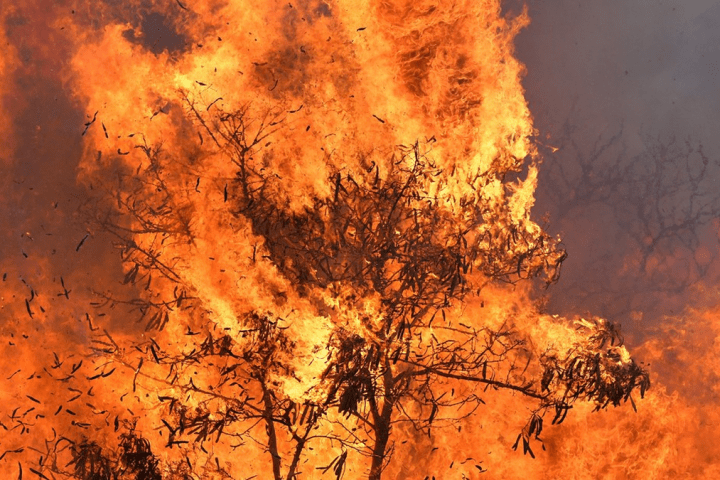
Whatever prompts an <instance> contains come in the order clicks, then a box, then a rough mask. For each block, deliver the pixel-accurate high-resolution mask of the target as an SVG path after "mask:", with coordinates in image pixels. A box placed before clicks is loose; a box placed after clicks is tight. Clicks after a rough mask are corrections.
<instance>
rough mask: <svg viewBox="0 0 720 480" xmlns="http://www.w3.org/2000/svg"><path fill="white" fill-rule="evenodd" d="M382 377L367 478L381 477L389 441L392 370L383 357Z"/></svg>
mask: <svg viewBox="0 0 720 480" xmlns="http://www.w3.org/2000/svg"><path fill="white" fill-rule="evenodd" d="M383 377H384V378H383V380H384V381H383V383H384V385H383V387H384V390H385V394H384V397H385V398H383V406H382V410H381V411H380V414H379V415H376V416H375V428H374V430H375V445H374V446H373V453H372V463H371V464H370V475H369V476H368V480H380V478H381V477H382V472H383V464H384V463H385V456H386V454H387V446H388V442H389V441H390V421H391V420H392V413H393V408H394V407H395V400H394V399H393V397H392V391H393V386H394V379H393V376H392V370H391V369H390V362H389V361H388V360H387V359H385V373H384V375H383ZM376 411H377V410H376Z"/></svg>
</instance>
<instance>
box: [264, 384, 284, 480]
mask: <svg viewBox="0 0 720 480" xmlns="http://www.w3.org/2000/svg"><path fill="white" fill-rule="evenodd" d="M261 385H262V390H263V403H264V404H265V411H264V412H263V418H264V419H265V428H266V429H267V436H268V450H269V451H270V456H271V457H272V466H273V477H274V478H275V480H282V473H281V472H280V453H279V452H278V445H277V433H276V432H275V421H274V419H273V403H272V397H271V396H270V392H269V391H268V390H267V388H265V384H264V383H262V381H261Z"/></svg>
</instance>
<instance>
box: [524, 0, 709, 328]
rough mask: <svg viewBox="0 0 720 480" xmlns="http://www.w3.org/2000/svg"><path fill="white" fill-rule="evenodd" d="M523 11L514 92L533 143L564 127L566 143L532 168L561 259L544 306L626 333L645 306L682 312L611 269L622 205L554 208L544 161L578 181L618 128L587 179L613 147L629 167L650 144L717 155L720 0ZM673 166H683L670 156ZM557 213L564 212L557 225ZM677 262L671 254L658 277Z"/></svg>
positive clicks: (620, 259) (538, 4)
mask: <svg viewBox="0 0 720 480" xmlns="http://www.w3.org/2000/svg"><path fill="white" fill-rule="evenodd" d="M528 6H529V12H530V17H531V19H532V23H531V25H530V26H529V27H528V28H527V29H526V30H525V31H523V33H521V34H520V36H519V37H518V40H517V51H518V56H519V57H520V59H521V60H522V61H523V62H524V63H525V64H526V65H527V76H526V78H525V82H524V85H525V87H526V89H527V94H526V96H527V98H528V100H529V103H530V109H531V111H532V112H533V115H534V116H535V120H536V127H537V128H538V129H539V132H540V139H542V140H545V139H546V136H547V135H549V136H550V138H549V139H548V140H547V143H548V144H550V145H557V144H560V143H563V142H562V141H560V138H561V137H563V135H564V134H566V135H567V129H566V126H570V127H571V130H572V133H571V134H570V137H571V140H572V141H573V142H575V144H576V145H575V147H574V148H564V149H561V150H560V151H559V152H558V153H557V154H556V155H554V156H553V157H552V158H549V159H547V160H546V166H545V167H546V168H541V170H540V172H541V174H540V182H541V185H540V188H539V190H538V204H537V207H536V215H539V214H542V213H543V212H545V211H549V212H550V213H555V214H556V215H555V217H552V218H551V224H550V230H551V231H554V232H561V233H563V238H564V240H565V243H566V246H567V249H568V252H569V258H568V260H567V261H566V263H565V268H564V272H563V275H562V276H561V279H560V283H559V284H558V285H557V286H556V288H555V289H554V290H552V292H553V293H552V295H553V296H554V297H553V302H552V305H553V306H554V307H555V308H557V309H560V310H563V313H566V314H567V313H570V312H571V311H576V313H581V314H583V313H585V312H586V311H589V312H593V313H597V314H602V315H608V316H611V317H612V316H616V317H618V318H614V319H615V320H620V321H621V322H623V323H624V324H626V325H625V326H626V330H628V329H629V330H631V331H632V330H633V329H635V330H642V329H644V328H646V327H644V326H643V325H632V322H630V321H629V320H628V319H629V317H630V313H631V310H632V309H633V308H637V309H643V308H646V306H647V305H648V304H649V303H653V304H654V305H658V308H657V311H656V312H655V313H654V315H656V316H658V315H662V314H664V313H672V312H670V310H671V309H675V310H677V308H680V307H681V306H682V305H681V304H682V303H683V301H686V300H683V299H684V298H685V297H684V296H683V295H682V294H680V295H679V296H677V295H676V297H675V299H674V300H673V301H674V302H675V303H676V304H677V305H676V304H671V303H669V302H670V301H669V300H668V303H667V304H663V305H661V304H660V303H658V302H657V301H656V300H655V299H652V297H649V296H648V295H647V292H648V291H650V290H653V289H654V288H655V287H656V286H657V285H655V284H657V283H658V280H657V277H651V276H650V275H648V276H647V278H644V279H637V278H636V279H632V281H631V279H625V280H624V283H618V282H620V280H618V278H619V276H620V275H619V274H618V272H619V271H621V270H622V269H623V268H625V267H626V264H627V262H628V257H629V256H631V255H632V254H633V251H632V249H633V248H635V247H636V246H637V245H634V244H633V243H632V242H631V241H630V240H629V239H628V238H627V235H626V234H625V233H626V232H624V230H625V228H624V227H623V226H622V225H620V224H619V222H618V221H617V218H615V215H617V210H618V208H617V207H618V206H619V207H620V209H621V210H622V208H623V206H622V205H621V202H623V201H626V199H623V198H620V197H618V198H616V199H615V200H611V201H610V202H611V203H612V202H613V201H615V202H616V204H615V205H610V207H614V210H613V208H609V206H608V204H607V203H608V202H605V203H602V204H600V203H596V204H580V203H575V204H574V203H573V202H575V200H573V198H571V196H570V195H568V197H567V200H566V201H565V204H564V205H558V204H557V203H558V202H556V201H552V200H551V199H550V198H549V196H548V195H545V194H544V192H549V191H550V192H554V191H556V190H557V188H558V186H557V185H554V184H552V183H553V182H552V181H551V179H550V178H549V177H548V176H547V175H548V173H549V171H550V170H549V164H550V163H553V162H555V163H556V164H559V165H561V166H563V168H566V169H567V171H568V172H575V173H574V174H577V172H576V171H575V170H577V164H578V157H579V156H580V155H590V153H591V151H592V149H593V148H594V145H595V144H596V142H598V141H599V140H601V141H600V144H602V142H603V141H606V140H607V139H609V138H610V137H612V136H613V135H617V134H619V133H621V134H620V136H619V137H618V139H617V142H616V145H615V149H613V150H612V151H608V152H606V153H604V154H603V155H604V156H601V158H599V159H598V160H597V161H596V162H595V163H596V165H595V167H594V168H595V170H594V171H593V173H592V175H595V176H596V177H601V176H603V175H610V174H611V173H612V172H607V171H604V170H603V168H604V167H603V166H602V164H603V163H602V162H610V161H611V160H612V158H610V157H612V156H613V155H618V154H619V153H618V152H620V151H623V152H624V153H625V155H626V156H627V158H628V160H627V161H628V162H632V161H635V162H637V161H651V160H652V158H653V157H652V155H647V154H645V156H644V157H642V158H644V159H645V160H638V159H636V158H634V156H635V155H638V154H642V152H647V149H648V139H649V138H655V139H657V138H659V139H663V140H667V139H670V138H671V137H672V136H675V137H677V138H678V139H679V140H680V141H682V140H683V139H685V138H687V137H690V138H691V140H692V142H693V145H695V147H697V145H699V144H702V145H703V148H704V151H705V154H706V155H707V156H708V157H709V158H711V159H713V160H718V159H719V158H720V155H719V153H720V138H719V137H720V136H719V135H718V132H720V113H719V112H720V77H719V75H720V2H718V1H709V0H665V1H663V0H654V1H647V0H644V1H641V0H605V1H578V0H575V1H570V0H551V1H539V0H530V1H529V2H528ZM565 144H567V142H565ZM566 147H567V145H566ZM601 161H602V162H601ZM671 167H672V165H671ZM677 168H678V169H679V168H682V165H680V164H679V161H678V165H677ZM574 169H575V170H574ZM719 172H720V169H718V168H716V167H715V168H714V175H715V176H716V177H717V178H708V179H706V180H707V182H706V186H705V188H709V187H711V186H712V185H714V184H715V183H717V185H718V186H720V175H718V173H719ZM543 173H545V175H543ZM570 176H571V177H572V175H570ZM572 181H573V179H572V178H571V183H572ZM580 188H582V187H580ZM661 200H662V199H661ZM628 207H631V206H628ZM561 210H562V211H564V212H565V213H564V214H563V215H564V216H563V217H561V218H558V212H559V211H561ZM703 241H704V242H705V244H706V245H705V246H706V247H707V248H708V249H709V251H711V252H712V255H713V256H716V255H717V250H718V242H717V236H716V235H715V236H713V235H709V236H707V235H706V237H705V238H704V240H703ZM687 263H688V261H687V258H685V259H681V260H680V261H679V262H678V265H676V266H674V267H672V268H670V269H669V270H668V271H666V272H665V275H672V274H673V269H682V268H685V265H686V264H687ZM617 292H622V293H624V294H626V295H627V297H628V298H627V302H626V304H622V305H621V303H622V302H620V301H619V300H618V299H617V295H616V293H617ZM681 293H684V292H681ZM660 296H661V297H663V299H669V296H668V295H664V294H663V295H660ZM643 302H645V303H644V305H643ZM646 321H651V322H654V321H655V319H648V318H647V317H646Z"/></svg>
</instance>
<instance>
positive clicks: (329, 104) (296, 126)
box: [8, 0, 648, 480]
mask: <svg viewBox="0 0 720 480" xmlns="http://www.w3.org/2000/svg"><path fill="white" fill-rule="evenodd" d="M185 3H186V2H175V3H173V2H169V3H168V2H165V3H163V4H162V5H155V6H154V7H153V9H157V10H159V11H162V12H163V15H165V16H166V17H167V18H171V19H173V22H168V23H167V25H172V26H173V28H176V29H177V30H178V33H179V34H180V33H181V34H182V35H181V37H183V39H185V40H187V42H186V44H185V47H183V48H182V49H180V50H178V51H173V52H158V51H157V48H155V49H153V48H149V46H148V45H143V44H142V43H143V42H142V38H143V34H144V33H147V32H142V31H141V30H142V28H145V27H143V24H142V22H141V24H140V26H139V27H137V28H135V29H133V30H134V31H133V32H129V31H128V24H127V23H124V22H121V21H117V20H115V19H116V18H118V17H117V16H115V15H108V16H107V18H112V19H113V20H108V21H109V22H110V23H111V24H109V25H107V26H103V29H102V32H100V31H97V32H95V33H93V34H86V33H84V30H83V29H82V28H80V27H79V26H77V25H75V26H74V30H73V34H77V35H78V36H79V38H84V39H85V43H84V44H83V45H81V46H79V47H78V49H77V54H76V55H75V56H74V57H73V59H72V62H71V64H72V73H73V74H72V75H69V76H68V78H70V80H69V82H71V84H72V87H71V88H74V89H75V92H74V93H76V95H77V98H78V102H79V103H82V104H83V105H88V106H89V107H88V108H93V111H94V110H95V108H98V109H99V108H101V109H102V112H100V110H98V114H97V115H95V114H92V113H91V114H90V115H89V116H88V122H87V123H86V125H85V127H86V128H85V130H84V132H83V135H84V140H83V146H84V148H85V152H84V156H83V158H82V160H81V162H80V171H79V173H78V178H79V180H80V181H81V182H83V183H84V184H85V185H86V186H87V188H88V190H89V191H90V192H94V193H96V194H97V195H96V198H94V199H92V200H89V201H88V202H87V204H86V209H85V211H86V213H87V215H88V216H89V217H90V218H91V219H92V220H91V226H89V232H90V233H88V235H91V234H94V233H97V234H98V235H101V234H102V235H109V236H110V237H111V238H112V239H113V241H114V242H115V245H116V247H117V248H118V250H119V252H120V255H121V260H122V263H123V266H124V269H125V270H124V278H123V279H122V281H121V282H119V283H120V284H121V285H118V286H117V287H116V288H109V289H107V290H106V289H103V291H98V292H96V293H97V296H98V298H97V301H95V302H94V304H93V307H94V309H88V311H87V313H85V311H84V305H83V306H82V308H83V309H82V310H81V307H80V306H77V305H75V306H74V307H73V310H72V312H71V314H72V318H73V320H74V321H75V320H77V317H76V313H77V312H78V311H81V312H82V314H81V315H80V317H81V319H82V325H83V327H85V326H87V327H88V328H89V331H88V330H86V329H84V330H83V331H82V335H87V337H88V339H89V340H88V341H89V342H90V345H91V347H92V351H91V354H90V355H88V356H85V357H83V358H82V361H78V360H75V359H74V360H72V361H67V359H68V358H69V355H67V356H65V355H58V356H55V363H54V364H53V365H50V366H49V368H48V369H46V371H47V372H52V373H51V377H52V379H54V380H56V383H54V384H53V385H60V386H61V387H62V389H64V388H65V387H67V388H68V391H71V392H72V393H73V395H72V397H70V398H69V399H67V401H66V403H71V402H78V401H79V399H80V398H82V400H84V401H85V403H84V404H82V405H79V406H75V405H71V408H70V409H68V407H67V404H64V405H60V407H61V408H59V409H57V410H55V411H49V413H44V412H43V413H42V414H41V413H37V414H38V415H45V417H42V418H51V419H52V420H48V421H47V423H49V424H50V425H51V426H50V427H48V428H46V429H45V430H40V431H41V432H43V433H44V434H45V433H46V434H47V435H44V436H43V438H45V440H46V441H45V445H43V446H42V448H40V447H37V448H36V450H33V452H36V453H37V452H39V453H38V456H39V460H38V461H37V462H36V465H35V466H36V467H37V468H35V467H34V468H35V471H37V472H39V475H45V473H43V472H47V473H48V475H49V474H50V473H52V474H53V475H56V476H58V477H60V476H62V475H64V476H65V477H66V478H73V477H74V478H79V479H81V480H90V479H92V480H96V479H98V480H105V479H110V478H113V479H114V478H118V479H122V480H126V479H134V480H136V479H139V478H157V477H158V476H159V477H160V478H168V479H176V478H179V479H188V478H223V479H225V478H248V477H249V478H253V476H258V477H260V478H273V479H275V480H280V479H286V480H292V479H299V478H313V477H314V478H317V477H318V476H323V475H328V476H335V478H340V477H342V476H343V475H344V474H347V476H350V477H352V478H370V479H373V480H378V479H380V478H381V477H382V475H383V471H387V470H386V468H388V465H391V458H392V453H393V450H394V449H395V446H396V445H398V444H402V442H397V439H398V434H399V433H402V434H404V435H406V437H405V438H403V441H408V442H410V441H412V440H416V439H417V438H416V437H419V436H420V435H423V436H424V435H428V436H434V435H436V434H437V433H438V432H441V431H442V430H441V429H443V428H457V429H460V428H461V427H462V426H464V425H467V422H471V421H473V419H476V418H482V415H483V409H484V406H483V403H484V397H485V395H491V394H493V393H498V392H500V391H503V392H509V393H510V394H513V395H515V398H520V399H524V400H526V401H527V402H528V403H527V404H526V405H531V408H530V411H529V413H530V415H529V419H528V420H527V424H526V425H525V426H524V427H522V426H521V425H522V422H521V423H520V425H518V429H519V430H521V431H520V433H519V436H518V437H517V442H516V444H515V446H516V448H517V447H519V445H520V443H521V442H522V446H523V451H524V452H525V453H528V454H530V455H534V452H533V449H532V446H533V445H534V444H535V443H534V442H535V441H539V440H540V434H541V432H542V428H543V423H544V419H545V418H546V416H547V415H548V414H549V416H551V417H552V421H553V422H554V423H558V422H561V421H562V420H563V419H564V418H565V415H566V414H567V413H568V411H569V410H570V409H571V407H572V406H573V404H574V403H576V402H578V401H582V402H586V401H589V402H593V403H594V405H595V406H596V407H597V408H598V409H600V408H605V407H607V406H608V405H618V404H620V403H622V402H624V401H626V400H632V397H631V395H632V394H633V392H634V391H636V390H639V391H640V394H641V395H642V394H643V393H644V391H645V389H646V388H647V386H648V377H647V374H646V373H645V372H644V371H643V370H642V369H641V368H639V367H638V366H637V365H636V364H635V363H634V362H633V361H632V359H631V358H630V356H629V354H628V352H627V350H625V348H624V347H623V346H622V339H621V338H620V335H619V333H618V332H617V331H616V330H615V329H614V328H613V327H612V326H611V325H610V324H608V323H607V322H605V321H603V320H599V319H592V320H587V321H586V320H577V321H576V322H570V321H566V320H564V319H560V318H554V317H551V316H548V315H542V314H540V313H539V311H538V309H537V308H535V305H534V304H533V301H532V300H531V296H530V295H529V294H528V295H526V294H525V293H523V292H524V290H522V289H523V288H524V289H525V291H526V290H530V289H531V287H533V286H535V287H538V286H540V285H541V284H542V281H543V280H544V281H545V282H546V283H548V284H549V283H553V282H554V281H555V280H556V279H557V277H558V274H559V269H560V265H561V264H562V262H563V259H564V258H565V253H564V251H563V249H562V247H561V245H560V244H559V240H557V239H555V238H552V237H551V236H549V235H547V234H546V233H545V232H544V231H543V229H542V228H541V227H540V226H539V225H537V224H536V223H535V222H533V221H532V220H531V218H530V209H531V207H532V204H533V192H534V189H535V183H536V178H537V165H536V159H537V156H536V154H535V151H534V148H533V146H532V142H531V138H532V136H533V135H534V130H533V128H532V122H531V116H530V113H529V111H528V109H527V104H526V102H525V99H524V96H523V90H522V86H521V85H520V77H521V75H522V70H523V68H522V66H521V65H520V64H519V63H518V62H517V61H516V60H515V59H514V58H513V47H512V39H513V37H514V35H515V34H516V33H517V32H518V31H519V29H520V28H522V27H523V25H525V24H527V17H526V16H525V15H524V14H520V15H518V16H517V18H509V17H505V16H504V14H503V10H502V8H501V5H500V2H499V1H497V0H481V1H476V0H473V1H467V2H452V3H450V4H448V5H443V6H438V5H436V2H428V3H427V4H423V2H409V3H403V2H397V3H393V2H379V3H374V2H369V3H357V2H351V3H349V4H343V3H342V2H326V1H324V0H317V1H316V0H311V1H308V2H299V3H298V4H294V3H288V2H237V1H231V2H225V3H223V4H222V5H220V4H215V3H212V2H210V3H207V2H195V3H193V5H185ZM171 8H172V9H173V10H170V9H171ZM87 10H88V12H90V11H94V10H93V9H90V8H88V9H87ZM123 11H124V10H123ZM118 15H119V13H118ZM237 22H242V28H238V23H237ZM366 22H368V23H367V25H366ZM133 25H134V23H133ZM167 28H169V27H167ZM88 35H89V36H88ZM93 35H96V36H97V37H98V38H92V37H93ZM97 72H104V74H103V75H97ZM107 78H113V80H114V81H113V82H107V81H106V79H107ZM115 80H117V81H115ZM221 94H222V95H223V97H220V96H219V95H221ZM210 95H212V97H210ZM90 106H92V107H90ZM140 132H142V133H140ZM98 192H99V193H98ZM101 232H102V233H101ZM86 238H87V237H86ZM80 246H81V245H78V247H77V248H80ZM60 283H61V286H62V287H63V289H64V290H65V292H64V294H63V295H64V298H66V299H67V300H69V298H68V293H69V290H71V288H70V286H68V287H67V288H66V287H65V284H64V283H63V280H62V278H61V282H60ZM523 285H524V286H523ZM514 286H517V287H518V288H517V289H516V290H514V291H513V290H512V288H513V287H514ZM77 288H78V287H76V286H72V290H74V291H77ZM33 292H34V291H33ZM34 299H35V297H34V293H33V296H32V297H31V298H30V299H28V300H27V301H26V303H25V305H22V306H23V307H26V308H27V311H28V314H29V315H30V317H31V318H32V312H33V308H35V310H37V308H36V307H35V304H34V303H33V304H32V305H31V304H30V302H36V301H37V300H34ZM43 313H44V311H43ZM138 318H139V320H140V324H141V325H144V326H145V327H146V328H145V330H144V331H138V329H137V327H135V328H133V325H134V324H133V322H131V321H128V319H138ZM75 327H76V328H77V326H75ZM78 336H81V334H78ZM61 353H62V352H61ZM78 355H79V354H76V357H77V356H78ZM82 374H84V375H82ZM34 375H35V374H33V376H31V377H30V378H35V376H34ZM43 375H44V374H43ZM81 375H82V376H81ZM58 388H60V387H58ZM71 389H72V390H71ZM33 393H34V392H33ZM47 397H49V398H53V397H50V396H49V395H47V396H44V397H43V399H40V398H36V397H35V396H32V398H29V397H28V400H29V401H30V402H32V403H34V404H35V405H41V403H40V402H41V401H42V400H44V399H45V398H47ZM90 397H93V398H90ZM55 398H59V397H55ZM63 398H64V397H63ZM48 403H50V402H48ZM78 403H79V402H78ZM35 405H32V406H31V408H27V409H22V410H20V409H18V410H17V411H16V412H13V413H12V415H11V420H12V424H11V425H10V426H8V428H9V429H13V428H14V429H15V431H20V432H21V433H20V435H23V434H25V433H26V432H27V431H28V428H32V430H33V432H34V433H35V434H36V435H38V433H37V432H38V430H39V429H40V427H39V426H38V425H39V423H40V421H41V418H40V417H38V418H37V419H36V420H37V422H38V423H31V422H34V421H35V420H33V418H32V415H34V414H36V412H35V410H34V409H35V408H39V407H36V406H35ZM42 405H43V408H46V407H45V404H42ZM523 408H524V407H523ZM53 413H54V415H55V416H53ZM61 414H62V416H59V415H61ZM56 426H57V428H55V427H56ZM531 442H533V443H531ZM12 448H13V450H9V451H10V452H18V451H19V449H20V448H22V447H15V446H13V447H12ZM13 467H14V465H13ZM390 468H393V467H392V466H390Z"/></svg>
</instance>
